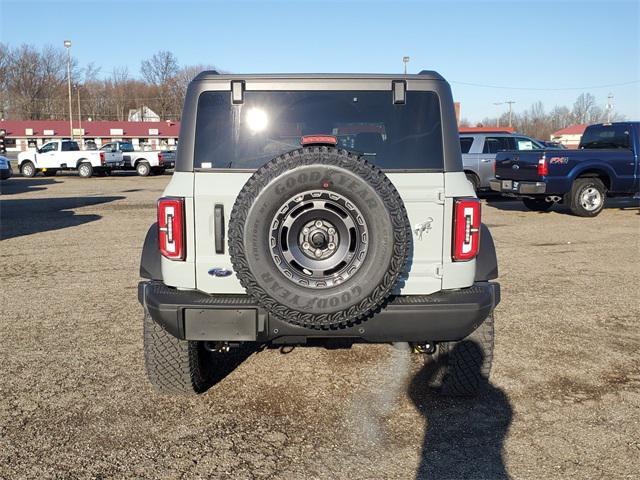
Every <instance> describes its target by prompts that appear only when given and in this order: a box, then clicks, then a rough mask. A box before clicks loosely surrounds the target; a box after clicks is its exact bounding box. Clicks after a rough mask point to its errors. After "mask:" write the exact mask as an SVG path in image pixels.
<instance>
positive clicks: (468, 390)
mask: <svg viewBox="0 0 640 480" xmlns="http://www.w3.org/2000/svg"><path fill="white" fill-rule="evenodd" d="M493 323H494V314H493V313H491V314H490V315H489V316H488V317H487V318H485V320H484V321H483V322H482V324H481V325H480V326H479V327H478V328H477V329H476V330H475V331H474V332H473V333H471V334H470V335H469V336H467V337H465V338H463V339H462V340H459V341H457V342H442V343H439V344H438V345H437V350H436V353H434V354H433V355H426V356H425V364H426V366H427V367H429V368H432V369H433V370H435V372H433V374H432V375H430V378H431V379H432V380H431V382H430V383H431V386H435V387H440V393H441V394H442V395H448V396H460V397H471V396H475V395H477V394H478V393H480V392H481V391H482V389H483V388H484V387H485V386H486V384H487V383H488V381H489V374H490V373H491V364H492V362H493V347H494V327H493Z"/></svg>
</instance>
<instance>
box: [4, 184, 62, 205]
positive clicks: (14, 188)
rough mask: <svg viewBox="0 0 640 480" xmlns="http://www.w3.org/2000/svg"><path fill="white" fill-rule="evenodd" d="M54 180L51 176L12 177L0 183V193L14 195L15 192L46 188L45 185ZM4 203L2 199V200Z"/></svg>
mask: <svg viewBox="0 0 640 480" xmlns="http://www.w3.org/2000/svg"><path fill="white" fill-rule="evenodd" d="M54 183H60V182H56V181H55V180H54V179H53V178H20V179H16V178H12V179H9V180H4V181H3V182H2V183H0V195H15V194H17V193H28V192H36V191H38V190H46V189H47V187H46V186H47V185H51V184H54ZM3 203H4V201H3Z"/></svg>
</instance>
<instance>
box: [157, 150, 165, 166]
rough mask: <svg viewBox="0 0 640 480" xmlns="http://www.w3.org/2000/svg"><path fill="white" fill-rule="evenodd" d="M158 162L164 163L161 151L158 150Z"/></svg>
mask: <svg viewBox="0 0 640 480" xmlns="http://www.w3.org/2000/svg"><path fill="white" fill-rule="evenodd" d="M158 163H159V164H160V165H164V157H163V156H162V153H160V152H158Z"/></svg>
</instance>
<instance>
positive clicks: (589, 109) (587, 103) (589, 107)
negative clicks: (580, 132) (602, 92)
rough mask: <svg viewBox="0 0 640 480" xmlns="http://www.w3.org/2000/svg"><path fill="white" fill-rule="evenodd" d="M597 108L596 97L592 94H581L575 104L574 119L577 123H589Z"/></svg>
mask: <svg viewBox="0 0 640 480" xmlns="http://www.w3.org/2000/svg"><path fill="white" fill-rule="evenodd" d="M595 106H596V97H594V96H593V95H591V94H590V93H581V94H580V96H578V98H577V99H576V101H575V103H574V104H573V111H572V113H573V119H574V121H575V122H576V123H589V121H590V120H591V118H592V116H593V109H594V107H595Z"/></svg>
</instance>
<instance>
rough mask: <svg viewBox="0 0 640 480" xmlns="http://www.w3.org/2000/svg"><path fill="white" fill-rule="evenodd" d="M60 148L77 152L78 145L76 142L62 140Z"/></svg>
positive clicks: (64, 150)
mask: <svg viewBox="0 0 640 480" xmlns="http://www.w3.org/2000/svg"><path fill="white" fill-rule="evenodd" d="M60 150H61V151H63V152H78V151H79V150H80V147H79V146H78V144H77V143H76V142H62V147H61V148H60Z"/></svg>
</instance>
